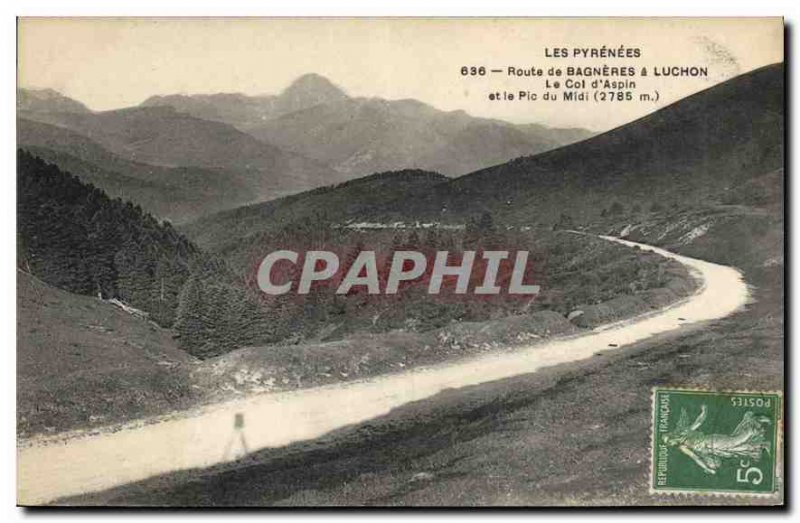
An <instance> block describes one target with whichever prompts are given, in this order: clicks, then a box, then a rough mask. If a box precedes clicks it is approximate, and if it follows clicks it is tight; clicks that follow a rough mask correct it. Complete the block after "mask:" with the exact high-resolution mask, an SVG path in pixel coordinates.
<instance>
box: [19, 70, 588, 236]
mask: <svg viewBox="0 0 800 523" xmlns="http://www.w3.org/2000/svg"><path fill="white" fill-rule="evenodd" d="M17 116H18V145H19V146H20V147H23V148H27V149H30V150H31V151H33V152H35V153H36V154H37V155H38V156H40V157H42V158H44V159H46V160H48V161H50V162H53V163H56V164H58V165H59V166H61V167H62V168H63V169H66V170H71V171H73V172H74V173H75V174H76V175H77V176H80V177H83V178H84V179H86V180H87V181H90V182H92V183H94V184H96V185H97V186H98V187H100V188H102V189H104V190H106V191H107V192H108V193H109V194H110V195H112V196H121V197H130V198H132V199H134V200H135V201H137V202H138V203H140V204H141V205H143V206H144V208H145V209H146V210H148V211H150V212H153V213H154V214H156V215H157V216H160V217H163V218H169V219H170V220H172V221H174V222H176V223H181V222H185V221H187V220H192V219H196V218H198V217H200V216H202V215H207V214H211V213H214V212H217V211H220V210H222V209H228V208H233V207H236V206H239V205H242V204H249V203H255V202H260V201H265V200H270V199H273V198H277V197H281V196H285V195H288V194H292V193H298V192H302V191H305V190H309V189H313V188H315V187H320V186H325V185H331V184H337V183H341V182H344V181H347V180H350V179H353V178H357V177H360V176H363V175H368V174H372V173H374V172H383V171H389V170H402V169H406V168H419V169H425V170H435V171H437V172H441V173H443V174H446V175H459V174H464V173H466V172H469V171H472V170H474V169H477V168H481V167H487V166H490V165H495V164H499V163H502V162H504V161H507V160H509V159H511V158H514V157H517V156H520V155H526V154H534V153H537V152H541V151H544V150H547V149H552V148H554V147H558V146H560V145H563V144H566V143H569V142H573V141H576V140H580V139H582V138H585V137H587V136H589V134H590V133H589V132H588V131H584V130H580V129H549V128H546V127H543V126H539V125H535V124H529V125H512V124H509V123H506V122H501V121H498V120H487V119H482V118H473V117H471V116H469V115H467V114H466V113H464V112H462V111H455V112H443V111H438V110H436V109H434V108H433V107H430V106H428V105H426V104H423V103H421V102H418V101H415V100H399V101H387V100H381V99H378V98H369V99H367V98H351V97H349V96H348V95H347V94H346V93H345V92H344V91H342V90H341V89H340V88H338V87H337V86H335V85H334V84H333V83H331V82H330V81H328V80H327V79H325V78H323V77H321V76H319V75H315V74H308V75H304V76H302V77H300V78H298V79H297V80H296V81H295V82H293V83H292V84H291V85H290V86H289V87H287V88H286V89H285V90H284V91H283V92H281V93H280V94H278V95H268V96H246V95H242V94H211V95H192V96H186V95H169V96H154V97H151V98H149V99H147V100H145V101H144V102H143V103H142V104H141V105H140V106H137V107H130V108H126V109H118V110H112V111H102V112H94V111H91V110H90V109H89V108H87V107H86V106H85V105H84V104H82V103H80V102H78V101H75V100H72V99H70V98H68V97H66V96H63V95H61V94H59V93H57V92H56V91H53V90H51V89H45V90H30V89H18V91H17Z"/></svg>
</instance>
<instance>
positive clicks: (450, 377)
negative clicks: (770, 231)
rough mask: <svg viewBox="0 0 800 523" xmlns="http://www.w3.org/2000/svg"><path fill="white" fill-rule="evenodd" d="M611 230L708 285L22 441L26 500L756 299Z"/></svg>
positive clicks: (506, 373) (521, 369)
mask: <svg viewBox="0 0 800 523" xmlns="http://www.w3.org/2000/svg"><path fill="white" fill-rule="evenodd" d="M602 238H604V239H606V240H609V241H613V242H618V243H622V244H624V245H627V246H630V247H639V248H641V249H643V250H648V251H653V252H655V253H657V254H660V255H662V256H665V257H667V258H672V259H674V260H677V261H678V262H680V263H682V264H684V265H685V266H686V267H687V268H688V269H689V270H690V272H691V273H692V275H693V276H694V277H696V278H698V280H699V281H700V282H701V285H700V287H699V288H698V290H697V291H696V292H695V294H693V295H692V296H690V297H688V298H685V299H683V300H681V301H679V302H677V303H675V304H673V305H672V306H669V307H667V308H665V309H662V310H659V311H656V312H652V313H648V314H645V315H642V316H638V317H636V318H632V319H630V320H626V321H623V322H618V323H615V324H611V325H606V326H603V327H600V328H598V329H595V330H593V331H591V332H588V333H586V334H582V335H578V336H573V337H569V338H563V339H556V340H552V341H549V342H546V343H543V344H538V345H532V346H530V347H521V348H519V349H516V350H514V351H513V352H509V353H504V354H492V355H488V356H482V357H479V358H473V359H469V360H463V361H459V362H453V363H445V364H441V365H438V366H435V367H430V368H423V369H418V370H411V371H408V372H405V373H402V374H393V375H387V376H380V377H377V378H374V379H371V380H367V381H356V382H351V383H343V384H336V385H328V386H323V387H318V388H313V389H305V390H299V391H292V392H284V393H270V394H262V395H257V396H251V397H249V398H246V399H241V400H235V401H230V402H225V403H221V404H218V405H215V406H213V407H209V408H207V409H204V410H202V411H200V412H198V414H197V415H195V416H191V417H183V418H176V419H171V420H167V421H164V422H161V423H156V424H152V425H145V426H141V427H135V428H129V429H124V430H120V431H118V432H114V433H102V434H95V435H90V436H86V437H78V438H75V439H70V440H67V441H62V442H60V443H49V444H40V445H30V446H20V447H18V450H17V500H18V503H19V504H22V505H36V504H42V503H47V502H50V501H53V500H56V499H58V498H62V497H66V496H71V495H76V494H81V493H88V492H95V491H99V490H104V489H107V488H110V487H114V486H118V485H122V484H126V483H131V482H134V481H138V480H142V479H145V478H148V477H151V476H154V475H157V474H162V473H166V472H171V471H176V470H182V469H188V468H195V467H208V466H211V465H215V464H217V463H220V462H222V461H225V460H226V459H230V456H225V454H226V449H227V448H228V446H229V445H230V444H231V442H232V440H233V439H234V436H236V439H235V441H233V442H234V444H235V445H239V444H240V441H239V436H238V434H236V433H234V429H233V421H234V415H235V414H236V413H241V414H243V415H244V420H245V422H246V426H245V427H244V429H243V433H244V436H245V438H246V441H247V445H248V448H249V450H250V451H253V450H258V449H261V448H265V447H279V446H284V445H287V444H289V443H293V442H296V441H302V440H309V439H313V438H317V437H319V436H322V435H323V434H325V433H327V432H329V431H331V430H334V429H337V428H340V427H343V426H346V425H350V424H354V423H359V422H363V421H366V420H368V419H371V418H375V417H377V416H381V415H383V414H386V413H387V412H389V411H390V410H391V409H393V408H395V407H398V406H400V405H403V404H405V403H408V402H411V401H416V400H421V399H424V398H428V397H430V396H433V395H434V394H436V393H438V392H440V391H442V390H443V389H447V388H458V387H465V386H470V385H476V384H479V383H485V382H489V381H494V380H499V379H503V378H509V377H511V376H516V375H519V374H525V373H530V372H534V371H536V370H538V369H541V368H542V367H548V366H552V365H557V364H561V363H568V362H573V361H579V360H582V359H586V358H590V357H591V356H592V355H594V354H596V353H597V352H601V351H608V350H615V349H617V348H621V347H624V346H626V345H630V344H632V343H635V342H639V341H642V340H645V339H646V338H649V337H651V336H655V335H657V334H661V333H665V332H668V331H672V330H675V329H680V328H681V327H682V326H684V325H688V324H693V323H698V322H703V321H708V320H715V319H718V318H723V317H725V316H728V315H729V314H732V313H733V312H735V311H736V310H738V309H740V308H741V307H743V306H744V304H745V302H746V301H747V298H748V295H749V293H748V289H747V285H746V284H745V282H744V280H743V278H742V275H741V273H740V272H739V271H737V270H736V269H733V268H731V267H726V266H722V265H716V264H714V263H709V262H706V261H702V260H697V259H694V258H689V257H686V256H680V255H678V254H674V253H672V252H669V251H665V250H663V249H659V248H656V247H651V246H648V245H644V244H638V243H634V242H630V241H626V240H621V239H618V238H613V237H608V236H602Z"/></svg>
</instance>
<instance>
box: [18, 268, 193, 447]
mask: <svg viewBox="0 0 800 523" xmlns="http://www.w3.org/2000/svg"><path fill="white" fill-rule="evenodd" d="M191 366H192V358H191V357H190V356H188V355H187V354H186V353H185V352H183V351H181V350H178V349H177V348H176V347H175V343H174V341H173V340H172V337H171V335H170V333H169V332H168V331H166V330H164V329H161V328H159V327H157V326H155V325H154V324H152V323H150V322H148V321H147V320H144V319H141V318H137V317H134V316H132V315H130V314H128V313H126V312H124V311H122V310H121V309H119V308H117V307H115V306H114V305H112V304H110V303H108V302H104V301H101V300H98V299H95V298H90V297H87V296H80V295H77V294H72V293H69V292H66V291H62V290H60V289H56V288H54V287H51V286H49V285H47V284H45V283H43V282H42V281H40V280H38V279H36V278H35V277H33V276H31V275H29V274H27V273H23V272H20V271H18V273H17V423H18V435H19V436H21V437H25V436H28V435H31V434H35V433H42V432H44V433H48V432H51V433H52V432H61V431H64V430H70V429H75V428H87V427H94V426H100V425H107V424H109V423H115V422H119V421H126V420H130V419H136V418H140V417H143V416H147V415H149V414H153V413H156V412H165V411H169V410H172V409H176V408H181V407H185V406H186V405H188V404H189V403H190V402H191V401H192V400H193V394H194V393H193V391H192V389H191V387H190V385H189V383H188V381H187V379H188V370H189V368H190V367H191Z"/></svg>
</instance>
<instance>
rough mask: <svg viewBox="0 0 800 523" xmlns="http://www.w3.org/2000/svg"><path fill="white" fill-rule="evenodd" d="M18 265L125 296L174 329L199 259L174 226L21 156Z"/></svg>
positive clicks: (79, 289) (57, 280) (84, 288)
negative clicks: (181, 296) (194, 263)
mask: <svg viewBox="0 0 800 523" xmlns="http://www.w3.org/2000/svg"><path fill="white" fill-rule="evenodd" d="M17 162H18V167H17V191H18V194H17V243H18V250H17V263H18V265H19V266H20V267H21V268H22V269H24V270H26V271H27V272H30V273H32V274H34V275H36V276H38V277H39V278H41V279H42V280H44V281H45V282H47V283H49V284H51V285H54V286H56V287H60V288H62V289H65V290H68V291H71V292H74V293H77V294H86V295H92V296H101V297H103V298H118V299H120V300H122V301H124V302H126V303H128V304H129V305H131V306H133V307H135V308H138V309H142V310H144V311H146V312H148V313H149V314H150V316H151V318H152V319H153V320H155V321H156V322H158V323H159V324H161V325H164V326H170V325H171V324H172V323H173V321H174V318H175V311H176V309H177V305H178V295H179V293H180V290H181V287H182V286H183V284H184V282H185V281H186V279H187V278H188V276H189V271H190V264H191V263H192V259H193V257H195V256H196V255H197V253H198V251H197V249H196V248H195V247H194V246H193V245H192V244H191V242H189V240H187V239H186V238H185V237H184V236H182V235H181V234H179V233H178V232H177V231H175V230H174V229H173V228H172V226H171V225H170V224H169V223H168V222H163V223H159V222H158V221H157V220H156V219H155V218H153V217H152V216H151V215H150V214H147V213H145V212H143V211H142V209H141V208H140V207H139V206H138V205H134V204H132V203H130V202H123V201H122V200H121V199H119V198H117V199H110V198H109V197H108V196H107V195H106V194H105V193H104V192H103V191H101V190H100V189H98V188H96V187H94V186H93V185H91V184H84V183H83V182H81V181H80V180H79V179H78V178H77V177H75V176H73V175H71V174H69V173H65V172H62V171H61V170H60V169H58V168H57V167H55V166H53V165H50V164H47V163H45V162H44V161H42V160H40V159H38V158H36V157H34V156H32V155H30V154H29V153H27V152H25V151H19V153H18V155H17Z"/></svg>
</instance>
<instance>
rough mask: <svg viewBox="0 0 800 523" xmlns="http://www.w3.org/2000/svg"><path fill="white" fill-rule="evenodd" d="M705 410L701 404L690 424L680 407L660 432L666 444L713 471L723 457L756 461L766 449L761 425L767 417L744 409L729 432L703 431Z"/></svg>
mask: <svg viewBox="0 0 800 523" xmlns="http://www.w3.org/2000/svg"><path fill="white" fill-rule="evenodd" d="M706 414H707V410H706V406H705V405H703V406H701V407H700V415H699V416H697V419H695V420H694V423H691V424H690V423H689V414H688V413H687V412H686V409H681V415H680V418H678V424H677V425H676V426H675V429H674V430H672V431H671V432H670V433H668V434H665V435H664V437H663V440H664V443H666V444H667V445H670V446H673V447H675V446H676V447H678V449H680V451H681V452H683V453H684V454H686V455H687V456H689V457H690V458H692V460H693V461H694V462H695V463H697V465H698V466H699V467H700V468H702V469H703V471H705V472H706V473H707V474H716V472H717V469H718V468H719V467H720V465H721V464H722V460H723V459H728V458H747V459H753V460H756V461H757V460H758V459H759V458H760V457H761V453H762V452H763V451H765V450H766V451H767V452H769V451H770V448H769V446H770V445H769V442H768V441H767V439H766V432H765V430H764V425H767V424H769V423H770V421H769V418H767V417H765V416H756V415H754V414H753V413H752V412H750V411H748V412H745V414H744V416H743V417H742V421H740V422H739V424H738V425H737V426H736V428H735V429H734V430H733V432H732V433H731V434H730V435H726V434H704V433H702V432H700V430H699V429H700V426H701V425H702V424H703V422H704V421H705V420H706Z"/></svg>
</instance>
